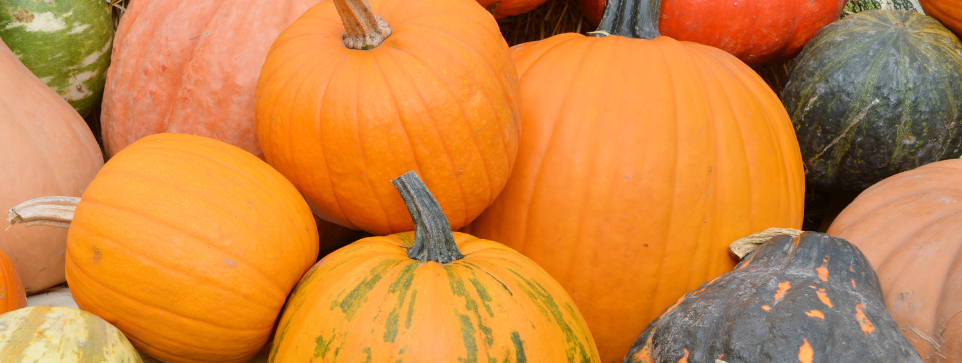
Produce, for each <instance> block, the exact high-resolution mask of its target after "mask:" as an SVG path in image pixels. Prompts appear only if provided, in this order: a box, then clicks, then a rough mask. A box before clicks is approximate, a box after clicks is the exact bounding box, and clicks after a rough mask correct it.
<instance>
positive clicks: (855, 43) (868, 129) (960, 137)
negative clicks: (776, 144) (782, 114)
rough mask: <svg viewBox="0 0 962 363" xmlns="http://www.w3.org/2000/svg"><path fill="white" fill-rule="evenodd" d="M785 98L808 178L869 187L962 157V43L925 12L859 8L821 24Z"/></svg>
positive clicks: (824, 184) (819, 183)
mask: <svg viewBox="0 0 962 363" xmlns="http://www.w3.org/2000/svg"><path fill="white" fill-rule="evenodd" d="M782 102H783V103H784V104H785V108H786V109H787V110H788V113H789V116H791V118H792V123H793V124H794V125H795V133H796V135H797V137H798V143H799V146H800V147H801V151H802V159H803V161H804V163H805V173H806V180H807V182H808V183H809V185H810V186H812V187H815V188H817V189H831V190H846V191H853V192H857V191H861V190H864V189H865V188H867V187H869V186H871V185H872V184H875V183H877V182H878V181H880V180H882V179H884V178H886V177H889V176H891V175H894V174H897V173H900V172H903V171H906V170H911V169H914V168H917V167H919V166H922V165H924V164H927V163H931V162H934V161H938V160H942V159H948V158H955V157H959V154H960V152H962V151H960V144H962V125H960V120H962V43H960V42H959V40H958V38H956V37H955V35H953V34H952V33H951V32H950V31H949V30H948V29H946V28H945V27H944V26H942V25H941V24H940V23H939V22H938V21H936V20H935V19H933V18H931V17H928V16H925V15H921V14H918V13H915V12H910V11H900V10H872V11H865V12H861V13H858V14H855V15H852V16H849V17H846V18H845V19H843V20H840V21H838V22H835V23H833V24H831V25H829V26H827V27H825V28H822V30H821V31H819V33H818V35H816V36H815V38H814V39H812V41H811V42H810V43H808V45H806V46H805V49H804V50H803V51H802V54H801V55H799V57H798V58H797V59H796V61H795V64H794V65H793V67H792V70H791V72H790V74H789V79H788V82H787V83H786V85H785V89H784V90H783V91H782Z"/></svg>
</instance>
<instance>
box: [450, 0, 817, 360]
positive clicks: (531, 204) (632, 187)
mask: <svg viewBox="0 0 962 363" xmlns="http://www.w3.org/2000/svg"><path fill="white" fill-rule="evenodd" d="M616 3H617V1H613V2H612V4H616ZM634 10H638V9H634ZM606 20H607V21H608V27H607V28H605V26H604V25H603V29H604V30H606V31H607V32H608V33H610V34H613V35H611V36H604V37H599V38H596V37H586V36H582V35H578V34H562V35H557V36H554V37H551V38H548V39H546V40H543V41H540V42H535V43H527V44H522V45H519V46H516V47H515V48H513V50H512V56H513V57H514V60H515V62H516V64H517V66H518V71H519V75H520V76H521V97H522V99H523V100H524V102H523V103H522V108H521V121H522V129H523V130H524V133H523V134H522V137H521V146H520V150H519V153H518V160H517V164H516V166H515V170H514V172H513V173H512V175H511V178H510V179H509V180H508V184H507V186H506V187H505V189H504V191H502V193H501V195H500V196H499V197H498V199H497V200H496V201H495V202H494V204H492V205H491V207H489V208H488V209H487V210H485V212H484V213H483V214H482V215H481V216H480V217H478V219H476V220H475V221H474V222H473V223H472V224H471V225H470V226H469V227H468V228H465V229H464V230H463V231H464V232H467V233H471V234H473V235H476V236H478V237H480V238H485V239H490V240H495V241H500V242H503V243H505V244H507V245H508V246H511V247H513V248H515V249H517V250H518V251H521V252H522V253H524V254H525V255H526V256H528V257H531V258H532V259H533V260H534V261H535V262H537V263H538V264H540V265H541V266H542V267H544V268H545V270H547V271H548V272H549V273H551V275H552V276H554V278H555V279H557V280H558V282H560V283H561V285H562V286H564V287H565V288H567V289H568V292H569V293H570V294H571V296H572V297H573V298H574V300H575V303H576V304H577V305H578V307H579V308H580V309H581V312H582V313H583V314H584V315H585V319H586V320H587V322H588V326H589V327H590V328H591V331H592V334H593V335H594V337H595V341H596V342H597V343H598V349H599V352H600V353H601V358H602V361H604V362H609V361H612V360H617V361H620V360H621V359H622V358H623V357H624V355H625V353H626V352H627V351H628V348H629V347H630V346H631V342H632V341H633V339H634V338H635V337H637V336H638V334H639V333H641V331H642V330H644V328H645V326H646V325H647V324H648V323H649V322H650V321H651V320H652V319H654V318H655V317H656V316H657V315H658V314H659V313H661V312H662V311H663V310H664V309H665V308H667V307H668V306H669V305H671V304H672V303H674V302H675V301H676V300H677V299H678V298H679V297H681V296H682V295H684V294H685V293H686V292H688V291H690V290H693V289H695V288H696V287H698V286H699V285H701V284H702V283H704V282H705V281H708V280H709V279H711V278H713V277H715V276H718V275H721V274H722V273H725V272H728V271H730V270H731V268H732V267H733V266H734V265H735V263H736V261H735V260H733V259H732V258H731V257H729V256H728V252H727V247H728V244H729V243H731V242H732V241H734V240H736V239H737V238H739V237H743V236H745V235H749V234H751V233H752V232H758V231H762V230H765V229H767V228H770V227H792V228H799V227H800V226H801V222H802V207H803V205H802V204H803V197H804V176H803V171H802V161H801V155H800V153H799V148H798V144H797V141H796V140H795V135H794V132H793V128H792V124H791V121H790V120H789V118H788V114H787V112H786V111H785V109H784V108H783V107H782V104H781V102H779V100H778V97H776V96H775V94H774V93H773V92H772V91H771V89H770V88H768V86H767V85H766V84H765V82H764V81H763V80H762V79H761V78H760V77H759V76H758V75H757V74H755V73H754V72H753V71H752V70H751V69H750V68H748V66H746V65H745V64H744V63H742V62H741V61H739V60H738V59H736V58H734V57H732V56H731V55H730V54H728V53H725V52H722V51H720V50H718V49H716V48H711V47H708V46H704V45H700V44H695V43H687V42H679V41H676V40H674V39H671V38H669V37H663V36H657V31H656V29H657V28H656V27H653V26H651V24H647V31H649V34H650V39H631V38H628V37H625V36H619V35H617V34H624V29H625V28H633V27H636V26H637V27H644V26H646V25H644V24H634V23H632V22H631V19H621V18H617V19H616V18H606ZM622 20H624V21H625V24H624V25H618V26H615V25H616V24H619V23H620V22H621V21H622Z"/></svg>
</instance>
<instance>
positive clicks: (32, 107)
mask: <svg viewBox="0 0 962 363" xmlns="http://www.w3.org/2000/svg"><path fill="white" fill-rule="evenodd" d="M0 93H2V95H0V185H2V187H0V210H8V209H10V208H13V206H15V205H17V204H19V203H20V202H22V201H24V200H27V199H32V198H37V197H42V196H45V195H69V196H80V194H81V193H83V191H84V188H86V187H87V184H89V183H90V181H91V180H92V179H93V178H94V175H96V174H97V170H99V169H100V167H101V166H103V164H104V159H103V155H102V154H101V153H100V146H98V145H97V141H96V140H95V139H94V136H93V134H92V133H91V132H90V129H89V128H88V127H87V124H86V123H84V120H83V119H82V118H81V117H80V115H79V114H77V111H74V109H73V107H70V104H68V103H67V102H66V101H64V100H63V98H61V97H60V96H59V95H58V94H57V93H56V92H54V91H53V90H52V89H51V88H50V87H48V86H47V85H46V84H44V83H43V82H42V81H41V80H40V79H38V78H37V76H35V75H34V74H33V73H32V72H30V70H29V69H27V67H24V66H23V64H22V63H20V60H19V59H17V56H16V55H14V54H13V52H11V51H10V48H7V45H6V44H4V43H3V42H2V41H0ZM66 241H67V231H65V230H63V229H60V228H56V227H49V226H43V227H37V228H30V229H26V228H23V226H15V227H11V228H9V229H8V230H6V231H0V249H3V250H4V251H6V253H7V255H9V256H10V259H11V260H12V261H13V265H14V266H16V268H17V270H18V271H19V273H20V277H21V278H22V279H23V285H24V289H25V290H26V293H28V294H29V293H33V292H38V291H40V290H43V289H46V288H48V287H50V286H53V285H56V284H59V283H61V282H63V281H64V272H63V269H64V251H65V249H66Z"/></svg>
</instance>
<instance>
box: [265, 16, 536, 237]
mask: <svg viewBox="0 0 962 363" xmlns="http://www.w3.org/2000/svg"><path fill="white" fill-rule="evenodd" d="M345 29H346V30H345ZM345 31H346V33H345ZM517 82H518V81H517V75H516V71H515V67H514V64H513V63H512V62H511V58H510V57H509V54H508V47H507V44H506V43H505V41H504V38H502V37H501V33H500V32H499V30H498V25H497V23H496V22H495V21H494V19H492V18H491V14H488V13H486V12H485V11H484V9H482V8H481V7H479V6H478V5H477V4H476V3H474V2H473V1H472V0H419V1H404V0H373V1H371V2H370V6H368V3H367V2H366V1H364V0H335V1H325V2H322V3H320V4H318V5H317V6H314V7H313V8H311V9H310V10H308V11H307V12H306V13H305V14H304V16H303V17H301V18H300V19H298V20H297V21H295V22H294V23H293V24H291V26H290V27H289V28H287V30H285V31H284V33H282V34H281V35H280V36H279V37H278V39H277V42H275V43H274V46H273V47H272V48H271V51H270V54H269V55H268V57H267V61H266V63H265V64H264V69H263V70H262V71H261V78H260V80H259V81H258V86H257V132H258V138H259V140H260V143H261V147H262V148H263V150H264V156H265V157H266V159H267V161H268V162H269V163H270V164H271V166H273V167H274V168H276V169H277V170H278V171H280V172H281V173H282V174H284V175H285V176H286V177H287V178H288V179H290V180H291V182H293V183H294V185H295V186H297V188H298V190H300V191H301V192H302V193H303V194H304V196H305V197H306V198H307V201H308V203H309V204H310V205H311V207H312V210H313V211H314V213H315V214H316V215H318V216H319V217H321V218H323V219H325V220H328V221H331V222H335V223H338V224H340V225H343V226H346V227H349V228H352V229H361V230H365V231H368V232H370V233H372V234H375V235H387V234H390V233H395V232H404V231H409V230H411V229H412V228H413V225H412V224H411V219H410V218H409V217H408V216H407V212H406V208H405V207H404V202H403V201H402V200H401V198H400V197H399V196H398V195H397V193H396V192H395V191H394V190H393V188H391V183H390V181H391V180H392V179H394V178H396V177H398V176H399V175H401V174H403V173H405V172H407V171H408V170H416V171H417V172H418V175H421V177H423V178H424V181H425V183H426V184H427V185H428V187H429V188H431V191H432V193H434V195H435V197H437V199H438V201H439V202H440V203H441V207H442V208H444V212H445V214H447V216H448V219H449V220H450V221H451V225H452V226H453V227H454V228H455V229H457V228H460V227H461V226H463V225H465V224H467V223H468V222H470V221H471V220H473V219H474V218H475V217H477V216H478V215H479V214H481V211H483V210H484V208H485V207H487V206H488V205H490V204H491V202H493V201H494V198H495V197H496V196H497V195H498V193H499V192H500V191H501V189H502V188H503V187H504V183H505V182H506V180H507V178H508V174H510V172H511V168H512V166H513V164H514V159H515V156H516V155H517V150H518V137H519V136H518V134H519V132H520V130H519V128H518V126H517V122H518V119H519V116H520V115H519V110H518V109H519V105H518V92H517V87H518V84H517Z"/></svg>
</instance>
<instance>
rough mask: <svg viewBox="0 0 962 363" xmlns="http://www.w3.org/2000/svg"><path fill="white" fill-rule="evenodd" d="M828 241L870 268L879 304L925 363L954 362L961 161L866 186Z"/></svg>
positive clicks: (960, 265)
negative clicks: (847, 245)
mask: <svg viewBox="0 0 962 363" xmlns="http://www.w3.org/2000/svg"><path fill="white" fill-rule="evenodd" d="M828 233H829V234H830V235H832V236H837V237H839V238H844V239H846V240H848V241H851V242H852V243H853V244H855V245H856V246H858V248H859V249H861V250H862V252H864V253H865V256H866V257H868V259H869V261H871V262H872V264H873V265H874V266H875V268H876V270H877V271H878V275H879V280H880V282H881V284H882V292H883V293H884V294H885V306H887V307H888V310H889V312H890V313H891V314H892V317H894V318H895V321H896V322H898V323H899V326H900V327H901V328H902V331H903V332H904V333H905V335H906V336H908V337H909V340H910V341H912V345H914V346H915V349H917V350H918V351H919V353H920V354H921V355H922V358H924V359H925V360H926V361H927V362H932V363H935V362H944V363H948V362H959V361H962V313H959V312H960V311H962V298H960V297H962V243H960V242H959V241H962V160H959V159H952V160H945V161H940V162H936V163H932V164H928V165H925V166H922V167H920V168H918V169H914V170H910V171H906V172H903V173H900V174H897V175H895V176H892V177H890V178H887V179H885V180H883V181H882V182H880V183H878V184H876V185H874V186H872V187H871V188H868V189H866V190H865V191H864V192H862V194H859V196H858V197H857V198H855V201H853V202H852V203H851V204H849V205H848V207H846V208H845V210H843V211H842V213H841V214H839V215H838V217H837V218H836V219H835V221H834V222H833V223H832V226H831V227H830V228H829V229H828Z"/></svg>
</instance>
